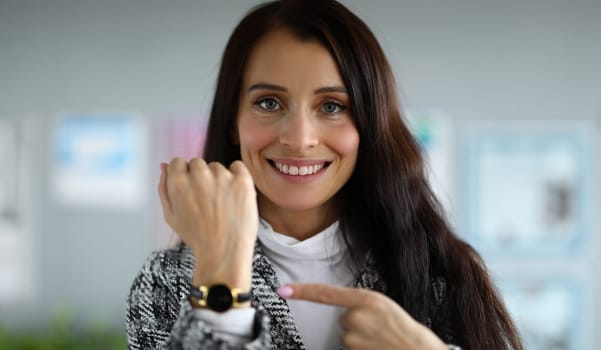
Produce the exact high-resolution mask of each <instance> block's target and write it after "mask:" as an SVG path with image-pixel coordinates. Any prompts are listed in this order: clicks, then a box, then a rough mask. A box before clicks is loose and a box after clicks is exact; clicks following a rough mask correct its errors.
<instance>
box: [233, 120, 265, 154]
mask: <svg viewBox="0 0 601 350" xmlns="http://www.w3.org/2000/svg"><path fill="white" fill-rule="evenodd" d="M238 139H239V140H240V148H241V149H242V150H243V153H244V150H246V151H247V152H253V151H258V150H260V149H262V148H264V147H266V146H268V145H269V144H270V143H271V142H272V140H273V135H272V132H271V131H270V130H269V128H265V127H261V126H260V125H256V124H253V123H249V122H245V121H242V120H241V121H240V122H239V124H238Z"/></svg>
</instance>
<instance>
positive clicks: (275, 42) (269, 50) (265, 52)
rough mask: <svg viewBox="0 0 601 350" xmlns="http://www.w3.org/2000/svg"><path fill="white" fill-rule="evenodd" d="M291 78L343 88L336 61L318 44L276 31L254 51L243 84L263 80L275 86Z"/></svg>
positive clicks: (281, 30) (284, 30)
mask: <svg viewBox="0 0 601 350" xmlns="http://www.w3.org/2000/svg"><path fill="white" fill-rule="evenodd" d="M290 79H293V80H297V79H302V80H307V79H311V80H316V81H315V82H314V83H315V84H337V85H342V78H341V76H340V74H339V69H338V66H337V65H336V62H335V60H334V58H333V57H332V55H330V52H329V51H328V50H327V48H326V47H324V46H323V45H322V44H321V43H320V42H319V41H317V40H316V39H299V38H298V36H296V35H294V34H293V33H292V32H290V31H289V30H287V29H277V30H273V31H271V32H269V33H267V34H266V35H265V36H264V37H263V38H261V39H260V40H259V41H258V42H257V44H256V45H255V47H254V48H253V50H252V52H251V55H250V57H249V60H248V62H247V65H246V69H245V72H244V85H248V84H252V83H254V82H256V81H261V80H270V82H274V83H277V81H278V80H281V83H282V84H284V83H286V81H287V80H290ZM274 80H275V81H274Z"/></svg>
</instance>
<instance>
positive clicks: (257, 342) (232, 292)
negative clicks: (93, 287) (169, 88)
mask: <svg viewBox="0 0 601 350" xmlns="http://www.w3.org/2000/svg"><path fill="white" fill-rule="evenodd" d="M161 169H162V171H161V179H160V183H159V193H160V198H161V204H162V207H163V212H164V216H165V220H166V221H167V223H168V224H169V225H170V226H171V227H172V228H173V229H174V231H175V232H176V233H177V234H178V236H179V237H180V238H181V240H182V242H183V243H182V244H180V245H179V246H178V247H177V248H175V249H170V250H165V251H161V252H157V253H155V254H153V255H152V256H151V257H150V258H149V259H148V260H147V262H146V264H145V265H144V267H143V269H142V271H141V272H140V274H139V275H138V276H137V278H136V279H135V281H134V283H133V285H132V288H131V291H130V296H129V299H128V309H127V331H128V337H129V347H130V349H147V348H165V347H166V348H177V349H179V348H185V349H205V348H220V349H228V348H244V349H265V348H274V349H302V348H312V349H328V348H336V347H337V346H338V345H342V346H345V347H347V348H349V349H448V348H449V347H451V348H453V347H454V346H460V347H462V348H464V349H521V348H522V347H521V344H520V340H519V337H518V335H517V332H516V330H515V328H514V326H513V324H512V322H511V320H510V318H509V316H508V314H507V311H506V310H505V308H504V306H503V305H502V303H501V301H500V299H499V297H498V295H497V293H496V291H495V289H494V287H493V286H492V284H491V282H490V280H489V277H488V275H487V273H486V271H485V269H484V267H483V264H482V262H481V260H480V258H479V256H478V254H477V253H476V252H475V251H474V250H473V249H472V248H471V247H469V246H468V245H467V244H466V243H464V242H463V241H461V240H460V239H458V238H457V237H456V235H455V234H454V233H453V232H452V231H451V229H450V228H449V225H448V224H447V223H446V221H445V220H444V218H443V215H442V211H441V209H440V206H439V204H438V202H437V201H436V199H435V198H434V196H433V194H432V192H431V190H430V188H429V186H428V183H427V180H426V176H425V174H424V164H423V160H422V158H421V155H420V149H419V147H418V145H417V144H416V142H415V140H414V139H413V138H412V136H411V134H410V133H409V131H408V129H407V127H406V126H405V125H404V124H403V122H402V118H401V115H400V112H399V106H398V102H397V98H396V90H395V82H394V79H393V75H392V72H391V70H390V67H389V65H388V62H387V60H386V58H385V56H384V54H383V51H382V49H381V47H380V46H379V44H378V43H377V41H376V39H375V37H374V35H373V34H372V33H371V32H370V30H369V29H368V28H367V26H366V25H365V24H364V23H363V22H362V21H361V20H360V19H358V18H357V17H356V16H355V15H353V14H352V13H351V12H349V11H348V10H347V9H346V8H344V7H343V6H342V5H341V4H339V3H337V2H335V1H330V0H320V1H307V0H284V1H276V2H271V3H267V4H264V5H262V6H259V7H257V8H255V9H254V10H253V11H252V12H250V13H249V14H248V15H247V16H246V17H245V18H244V19H243V20H242V21H241V23H240V24H239V25H238V26H237V28H236V29H235V30H234V32H233V34H232V36H231V38H230V40H229V42H228V44H227V47H226V49H225V52H224V55H223V59H222V65H221V70H220V73H219V77H218V82H217V88H216V92H215V98H214V101H213V107H212V110H211V116H210V122H209V128H208V135H207V141H206V145H205V154H204V159H200V158H196V159H192V160H190V161H189V162H187V161H185V160H183V159H180V158H177V159H174V160H172V161H171V162H170V164H162V165H161ZM255 188H256V190H255ZM297 282H307V283H297ZM451 344H454V345H451Z"/></svg>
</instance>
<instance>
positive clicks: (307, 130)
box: [280, 109, 319, 151]
mask: <svg viewBox="0 0 601 350" xmlns="http://www.w3.org/2000/svg"><path fill="white" fill-rule="evenodd" d="M318 131H319V130H318V127H317V125H316V120H315V119H314V118H313V116H312V115H311V112H310V111H307V110H304V109H301V110H298V111H294V112H292V111H291V112H290V113H289V114H288V115H287V116H286V117H285V118H283V119H282V125H281V129H280V143H281V144H282V145H284V146H287V147H289V148H290V149H291V150H293V151H303V150H306V149H310V148H312V147H315V146H317V145H318V144H319V132H318Z"/></svg>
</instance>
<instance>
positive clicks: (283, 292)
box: [276, 286, 293, 298]
mask: <svg viewBox="0 0 601 350" xmlns="http://www.w3.org/2000/svg"><path fill="white" fill-rule="evenodd" d="M292 292H293V291H292V288H290V287H288V286H284V287H280V288H278V289H277V290H276V293H278V295H279V296H281V297H282V298H287V297H289V296H291V295H292Z"/></svg>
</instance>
